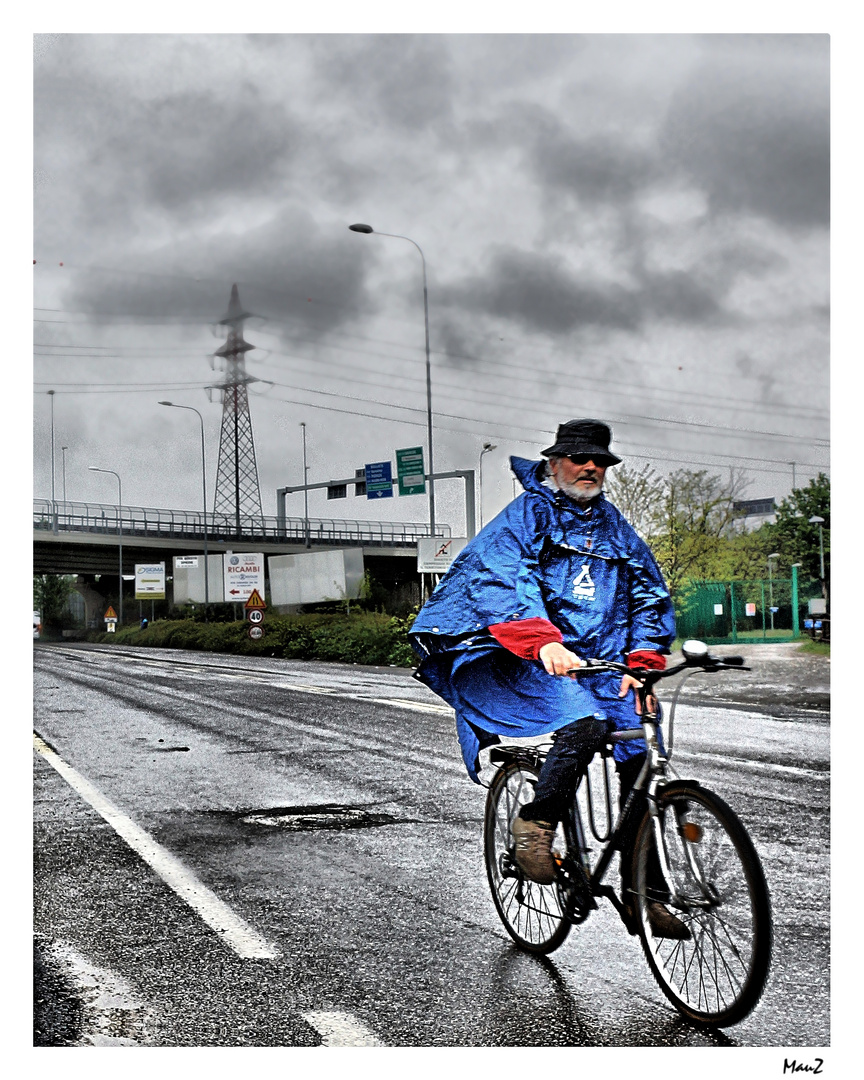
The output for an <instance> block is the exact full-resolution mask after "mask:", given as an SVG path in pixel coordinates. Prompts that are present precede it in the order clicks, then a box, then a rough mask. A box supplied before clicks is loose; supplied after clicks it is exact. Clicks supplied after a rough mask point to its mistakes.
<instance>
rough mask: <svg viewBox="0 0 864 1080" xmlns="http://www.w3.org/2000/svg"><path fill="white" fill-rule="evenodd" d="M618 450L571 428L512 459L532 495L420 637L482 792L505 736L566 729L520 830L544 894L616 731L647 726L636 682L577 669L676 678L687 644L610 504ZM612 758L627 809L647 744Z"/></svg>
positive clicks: (657, 919)
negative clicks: (557, 846) (583, 783)
mask: <svg viewBox="0 0 864 1080" xmlns="http://www.w3.org/2000/svg"><path fill="white" fill-rule="evenodd" d="M610 441H611V431H610V429H609V427H608V425H606V424H605V423H603V422H602V421H599V420H592V419H582V420H570V421H568V422H566V423H564V424H561V425H560V426H559V428H558V433H557V437H556V440H555V442H554V444H553V445H552V446H550V447H548V448H547V449H546V450H543V451H542V454H543V456H544V457H545V458H546V459H547V460H546V461H527V460H525V459H523V458H511V459H510V464H511V467H512V469H513V471H514V473H515V474H516V476H517V477H518V478H519V480H520V481H521V483H522V485H523V487H524V488H525V491H524V493H523V494H522V495H521V496H520V497H519V498H517V499H515V500H514V501H513V502H511V503H510V504H509V506H507V507H506V508H505V509H504V510H503V511H502V512H501V513H500V514H499V515H498V516H497V517H496V518H495V519H494V520H493V521H491V522H490V523H489V524H488V525H487V526H486V527H485V528H484V529H483V530H482V531H481V532H480V533H479V534H478V535H477V536H476V537H475V538H474V539H473V540H472V541H471V542H470V543H469V544H468V545H467V546H466V547H465V548H464V549H463V550H462V551H461V552H460V554H459V556H458V557H457V558H456V559H455V560H454V562H453V565H452V566H451V567H450V569H449V571H448V572H447V574H446V575H445V576H444V577H443V578H442V580H441V582H440V583H439V585H438V586H437V588H436V589H435V591H434V592H433V594H432V596H431V597H430V598H429V600H428V602H427V603H426V604H425V605H424V607H423V609H422V610H421V611H420V614H419V615H418V616H417V619H416V620H415V621H414V624H413V626H412V628H411V634H410V636H411V641H412V645H413V646H414V649H415V651H416V652H417V653H418V655H419V656H420V657H421V661H420V664H419V667H418V669H417V677H418V678H419V679H420V680H421V681H422V682H424V683H425V684H426V685H427V686H429V687H430V688H431V689H432V690H434V691H435V692H436V693H437V694H439V695H440V696H441V697H442V698H444V700H445V701H447V702H448V703H449V704H450V705H451V706H452V707H453V708H454V709H455V711H456V729H457V733H458V736H459V742H460V745H461V748H462V756H463V759H464V761H465V766H466V768H467V770H468V773H469V775H470V776H471V778H472V780H474V781H475V782H476V783H479V776H478V769H479V752H480V750H481V749H483V748H485V747H488V746H491V745H493V744H495V743H497V742H499V741H500V736H502V735H503V736H511V737H517V738H519V737H526V736H534V735H542V734H547V733H549V732H556V735H555V736H554V742H553V745H552V749H551V750H550V752H549V754H548V756H547V757H546V760H545V762H544V764H543V767H542V769H541V771H540V777H539V780H538V783H537V787H536V791H535V798H534V801H533V802H531V803H529V804H527V805H526V806H524V807H522V809H521V810H520V813H519V816H518V817H517V818H516V820H515V821H514V823H513V838H514V841H515V857H516V861H517V863H518V865H519V867H520V869H521V870H522V872H523V873H524V874H525V876H526V877H528V878H530V879H531V880H532V881H536V882H539V883H540V884H550V883H551V882H553V881H554V880H555V863H554V860H553V856H552V851H551V844H552V837H553V834H554V831H555V827H556V825H557V823H558V822H559V821H560V820H561V818H562V816H563V814H564V813H565V811H566V807H567V804H568V800H570V799H571V798H572V795H573V791H574V789H575V784H576V781H577V779H578V777H579V776H580V775H581V774H582V773H583V772H584V771H585V769H586V768H587V766H588V763H589V762H590V760H591V758H592V757H593V756H594V754H595V753H596V751H597V750H598V749H600V747H602V746H603V745H604V743H605V741H606V737H607V735H608V734H609V732H610V731H612V730H619V729H624V728H633V727H635V726H637V723H638V722H637V721H636V720H635V718H634V701H636V695H635V693H634V692H633V687H634V686H635V685H638V684H637V683H636V682H635V680H634V679H633V678H632V677H630V676H625V677H624V678H623V679H619V678H618V676H616V675H612V674H609V673H600V674H592V675H585V676H583V677H581V678H579V679H578V681H577V680H576V678H575V677H573V676H571V677H569V678H568V677H567V675H568V672H570V671H571V670H572V669H573V668H578V667H579V666H580V665H581V660H580V657H583V656H584V657H589V656H590V657H596V658H600V659H605V660H614V661H618V662H622V663H627V665H628V666H629V667H631V668H663V667H665V664H666V661H665V655H666V654H668V652H669V650H670V647H671V645H672V642H673V640H674V638H675V618H674V613H673V608H672V601H671V599H670V596H669V591H668V589H667V588H666V584H665V582H664V580H663V576H662V574H661V572H660V570H659V568H658V566H657V564H656V562H655V560H654V557H653V556H652V554H651V552H650V551H649V549H648V547H647V545H646V544H645V543H644V541H642V540H641V539H640V538H639V537H638V536H637V534H636V532H635V531H634V530H633V528H632V527H631V526H630V525H629V524H628V523H627V521H625V519H624V517H623V516H622V514H621V513H620V511H619V510H617V509H616V507H614V506H613V505H612V504H611V503H610V502H608V501H607V499H606V497H605V495H604V494H603V490H602V488H603V482H604V478H605V475H606V470H607V468H609V467H611V466H614V465H617V464H619V462H620V460H621V459H620V458H619V457H617V456H616V455H615V454H613V453H612V452H611V451H610V449H609V444H610ZM550 676H552V678H550ZM636 707H637V708H638V701H636ZM574 717H575V718H576V719H575V720H574ZM613 753H614V756H615V762H616V768H617V771H618V776H619V783H620V789H621V800H622V804H623V800H624V799H625V798H626V795H627V793H628V792H629V791H630V789H631V787H632V786H633V783H634V781H635V780H636V777H637V776H638V774H639V771H640V769H641V767H642V764H643V762H644V759H645V753H646V749H645V743H644V740H641V739H639V740H630V741H627V742H622V743H616V744H615V746H614V751H613ZM637 820H638V817H637ZM630 840H631V841H632V837H631V838H630ZM627 855H628V853H627V852H622V858H621V872H622V881H623V886H624V888H623V893H622V895H623V897H624V900H625V908H626V902H627V898H628V896H629V892H628V889H629V870H630V867H629V861H630V860H629V858H628V857H627ZM649 917H650V919H651V922H652V926H653V929H654V931H655V933H659V934H662V935H663V936H667V937H689V932H688V931H687V929H686V927H685V926H684V924H683V923H682V922H681V921H680V920H679V919H677V918H676V917H675V916H673V915H672V914H671V913H670V912H669V911H668V910H667V909H666V908H665V907H663V906H662V905H660V904H658V903H655V904H652V905H649Z"/></svg>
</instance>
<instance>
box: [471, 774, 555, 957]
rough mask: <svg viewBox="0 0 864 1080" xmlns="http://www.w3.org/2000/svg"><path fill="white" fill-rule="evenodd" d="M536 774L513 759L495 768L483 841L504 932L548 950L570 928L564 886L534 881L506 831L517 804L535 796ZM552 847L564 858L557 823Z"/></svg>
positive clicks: (528, 945) (531, 946)
mask: <svg viewBox="0 0 864 1080" xmlns="http://www.w3.org/2000/svg"><path fill="white" fill-rule="evenodd" d="M538 775H539V773H538V770H537V769H536V768H534V767H533V766H531V765H529V764H527V763H526V762H521V761H517V760H513V761H510V762H508V763H507V764H506V765H504V766H503V767H502V768H500V769H499V770H498V772H497V774H496V775H495V779H494V780H493V781H492V784H491V786H490V788H489V794H488V796H487V798H486V814H485V819H484V827H483V841H484V852H485V856H486V873H487V875H488V878H489V886H490V888H491V890H492V899H493V900H494V901H495V907H496V908H497V910H498V914H499V915H500V917H501V921H502V922H503V923H504V926H505V928H506V930H507V933H508V934H509V935H510V936H511V937H512V938H513V940H514V941H515V942H516V944H517V945H519V946H520V947H521V948H523V949H525V950H526V951H528V952H532V953H550V952H552V951H553V949H557V948H558V946H559V945H560V944H561V943H562V942H563V941H564V939H565V938H566V937H567V934H568V933H569V932H570V921H569V919H568V918H567V906H566V897H565V894H564V889H563V887H562V885H559V884H558V883H553V884H552V885H538V884H537V883H536V882H534V881H529V880H528V879H527V878H526V877H525V875H524V874H523V873H522V871H521V870H520V869H519V867H518V866H517V865H516V860H515V859H514V857H513V837H512V834H511V832H510V828H511V825H512V822H513V819H514V818H515V817H516V815H517V813H518V812H519V808H520V807H521V806H524V805H525V803H528V802H531V801H532V800H533V798H534V788H535V786H536V784H537V777H538ZM553 850H554V851H556V852H558V853H559V854H560V855H561V856H562V858H563V856H564V854H565V842H564V837H563V832H562V830H561V827H560V826H559V827H558V830H557V831H556V835H555V840H554V843H553Z"/></svg>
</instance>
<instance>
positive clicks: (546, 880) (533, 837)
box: [513, 817, 555, 885]
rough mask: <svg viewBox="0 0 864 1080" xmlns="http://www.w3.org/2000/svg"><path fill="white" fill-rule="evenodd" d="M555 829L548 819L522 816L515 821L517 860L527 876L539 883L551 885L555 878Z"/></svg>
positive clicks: (515, 852) (514, 837)
mask: <svg viewBox="0 0 864 1080" xmlns="http://www.w3.org/2000/svg"><path fill="white" fill-rule="evenodd" d="M554 831H555V830H554V829H553V828H552V826H551V825H550V824H549V822H548V821H525V819H524V818H521V817H517V818H515V819H514V821H513V839H514V841H515V843H516V848H515V851H514V855H515V857H516V862H517V864H518V865H519V869H520V870H521V871H522V873H523V874H524V875H525V877H527V878H528V879H529V880H530V881H536V882H537V884H538V885H551V884H552V882H553V881H554V880H555V862H554V860H553V859H552V836H553V833H554Z"/></svg>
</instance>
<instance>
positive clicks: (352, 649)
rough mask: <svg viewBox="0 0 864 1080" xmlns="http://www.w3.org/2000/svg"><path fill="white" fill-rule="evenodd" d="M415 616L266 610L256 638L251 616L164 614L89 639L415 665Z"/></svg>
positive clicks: (366, 662) (248, 653) (150, 645)
mask: <svg viewBox="0 0 864 1080" xmlns="http://www.w3.org/2000/svg"><path fill="white" fill-rule="evenodd" d="M413 621H414V616H413V615H410V616H408V617H407V618H398V617H395V616H391V615H384V614H381V613H378V612H353V613H351V614H344V613H343V614H320V613H319V614H309V615H265V616H264V622H263V623H261V626H262V628H263V630H264V635H263V637H261V638H260V639H259V640H258V641H253V640H252V639H251V638H250V637H249V623H248V622H240V621H237V622H231V623H201V622H196V621H193V620H192V619H178V620H167V619H166V620H161V619H160V620H158V621H157V622H153V623H150V625H149V626H147V627H145V628H144V629H143V630H141V629H138V628H137V627H126V628H124V629H122V630H118V631H117V632H116V633H113V634H106V633H102V632H99V631H91V632H89V633H88V634H87V635H86V639H87V640H88V641H93V642H99V643H102V644H115V645H144V646H147V647H148V648H171V649H193V650H196V649H197V650H201V651H202V652H222V653H239V654H242V655H245V656H275V657H280V658H283V659H286V660H332V661H337V662H339V663H343V664H374V665H377V666H391V667H392V666H396V667H413V665H414V664H415V663H416V657H415V655H414V652H413V650H412V649H411V646H410V645H409V644H408V637H407V633H408V629H409V628H410V626H411V623H412V622H413Z"/></svg>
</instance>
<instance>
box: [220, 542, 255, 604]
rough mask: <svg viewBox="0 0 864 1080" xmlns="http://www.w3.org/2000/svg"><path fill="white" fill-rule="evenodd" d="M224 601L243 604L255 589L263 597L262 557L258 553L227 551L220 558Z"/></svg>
mask: <svg viewBox="0 0 864 1080" xmlns="http://www.w3.org/2000/svg"><path fill="white" fill-rule="evenodd" d="M222 567H223V576H222V584H223V588H224V590H225V599H226V600H230V601H231V602H232V603H234V602H238V603H245V602H246V601H247V600H248V599H249V597H250V596H251V595H252V591H253V590H254V589H257V590H258V592H259V593H260V595H261V596H263V595H264V555H263V554H262V553H261V552H260V551H252V552H250V551H242V552H235V551H229V552H226V553H225V554H224V555H223V556H222Z"/></svg>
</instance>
